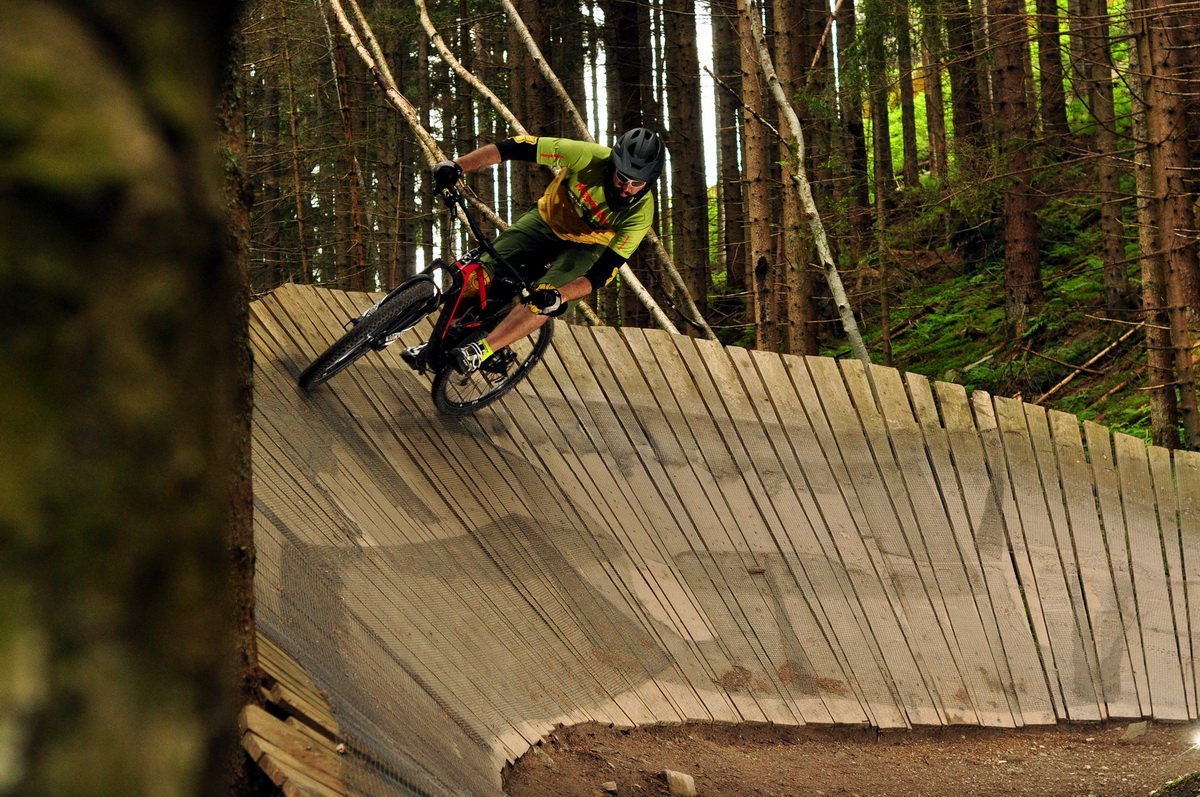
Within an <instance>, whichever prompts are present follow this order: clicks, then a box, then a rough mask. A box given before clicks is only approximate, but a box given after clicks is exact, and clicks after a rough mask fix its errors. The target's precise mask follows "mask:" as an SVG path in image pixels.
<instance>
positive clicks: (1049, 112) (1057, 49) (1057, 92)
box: [1037, 0, 1099, 155]
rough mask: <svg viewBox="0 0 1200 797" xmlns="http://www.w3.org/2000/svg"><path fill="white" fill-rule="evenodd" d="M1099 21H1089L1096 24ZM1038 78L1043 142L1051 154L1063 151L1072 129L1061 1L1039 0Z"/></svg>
mask: <svg viewBox="0 0 1200 797" xmlns="http://www.w3.org/2000/svg"><path fill="white" fill-rule="evenodd" d="M1098 22H1099V20H1089V24H1096V23H1098ZM1037 30H1038V38H1037V41H1038V75H1039V78H1040V81H1041V84H1040V89H1041V92H1040V94H1041V100H1042V105H1041V117H1042V139H1043V140H1044V141H1045V142H1046V145H1047V146H1048V147H1049V150H1050V154H1051V155H1057V154H1059V153H1061V152H1062V150H1063V149H1064V148H1065V147H1066V144H1067V136H1069V135H1070V133H1071V130H1070V128H1069V127H1068V126H1067V95H1066V91H1065V89H1064V88H1063V67H1062V50H1061V40H1060V36H1059V28H1058V0H1037Z"/></svg>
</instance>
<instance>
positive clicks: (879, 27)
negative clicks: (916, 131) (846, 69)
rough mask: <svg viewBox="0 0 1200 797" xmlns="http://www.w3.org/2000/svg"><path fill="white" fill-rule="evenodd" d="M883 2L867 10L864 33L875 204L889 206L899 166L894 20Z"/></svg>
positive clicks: (879, 207) (876, 206) (892, 197)
mask: <svg viewBox="0 0 1200 797" xmlns="http://www.w3.org/2000/svg"><path fill="white" fill-rule="evenodd" d="M880 6H881V4H879V5H876V7H874V8H872V9H871V10H872V11H874V12H875V13H870V12H868V14H867V21H866V24H865V25H864V26H863V27H862V32H861V35H862V37H863V39H864V45H865V49H866V51H867V82H868V85H869V86H870V91H871V103H870V105H871V152H872V153H873V155H874V158H875V161H874V165H875V169H874V178H875V180H874V189H875V208H876V213H877V214H878V213H879V212H880V211H881V210H887V209H890V208H891V207H892V206H893V204H894V202H895V193H896V170H895V167H894V166H893V164H892V131H891V121H890V119H889V113H890V109H889V108H888V90H889V88H890V87H891V84H890V80H889V74H888V65H887V56H886V52H885V49H884V36H885V35H886V34H887V32H888V31H889V29H891V28H892V27H893V25H894V23H895V19H894V17H893V16H892V15H891V14H890V13H885V12H884V9H883V8H882V7H880Z"/></svg>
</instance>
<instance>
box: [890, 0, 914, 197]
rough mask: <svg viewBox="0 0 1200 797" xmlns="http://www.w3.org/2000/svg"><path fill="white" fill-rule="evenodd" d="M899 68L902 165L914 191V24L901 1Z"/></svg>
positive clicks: (898, 10) (907, 186) (898, 9)
mask: <svg viewBox="0 0 1200 797" xmlns="http://www.w3.org/2000/svg"><path fill="white" fill-rule="evenodd" d="M896 16H897V18H898V24H897V25H896V28H895V30H896V66H897V68H898V69H899V72H900V74H899V81H900V135H901V140H902V141H903V154H904V163H903V166H902V169H903V175H904V187H905V189H907V190H909V191H912V190H913V189H914V188H916V187H917V181H918V180H919V179H920V177H919V173H920V168H919V165H918V160H919V157H918V155H917V112H916V103H915V95H914V89H913V41H912V28H911V24H912V21H911V19H910V16H911V12H910V8H909V4H908V0H899V3H898V4H897V7H896Z"/></svg>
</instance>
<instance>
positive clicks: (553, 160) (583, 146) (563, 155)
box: [537, 136, 612, 172]
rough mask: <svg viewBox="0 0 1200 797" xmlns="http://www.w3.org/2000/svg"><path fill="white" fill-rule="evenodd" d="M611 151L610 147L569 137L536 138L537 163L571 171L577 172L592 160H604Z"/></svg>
mask: <svg viewBox="0 0 1200 797" xmlns="http://www.w3.org/2000/svg"><path fill="white" fill-rule="evenodd" d="M611 152H612V149H611V148H609V147H606V146H604V145H603V144H593V143H591V142H588V141H575V140H574V139H570V138H551V137H549V136H540V137H539V138H538V140H537V162H538V163H544V164H545V165H547V166H550V167H552V168H555V169H567V170H569V171H572V172H578V171H580V170H582V169H584V168H586V167H587V166H589V165H590V164H591V163H592V162H594V161H598V160H604V159H605V158H607V157H608V156H609V153H611Z"/></svg>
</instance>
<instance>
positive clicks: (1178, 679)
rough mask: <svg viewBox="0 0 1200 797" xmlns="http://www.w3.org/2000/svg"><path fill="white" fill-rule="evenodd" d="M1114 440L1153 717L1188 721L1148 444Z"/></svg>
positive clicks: (1132, 439) (1126, 437)
mask: <svg viewBox="0 0 1200 797" xmlns="http://www.w3.org/2000/svg"><path fill="white" fill-rule="evenodd" d="M1114 440H1115V443H1116V451H1117V473H1118V474H1119V475H1120V478H1121V505H1122V507H1123V508H1124V510H1125V522H1126V524H1127V525H1126V532H1127V533H1128V544H1129V559H1130V564H1131V567H1132V570H1133V586H1134V589H1135V590H1136V592H1135V594H1136V595H1137V610H1138V611H1137V614H1138V620H1139V622H1140V625H1141V629H1142V645H1143V649H1144V651H1145V655H1146V673H1147V676H1148V677H1149V681H1150V710H1151V714H1152V716H1153V717H1154V718H1155V719H1164V720H1172V719H1187V702H1186V699H1185V697H1184V691H1183V676H1182V672H1181V671H1180V668H1179V645H1178V640H1177V637H1176V635H1175V620H1174V616H1173V614H1172V612H1171V600H1170V597H1169V596H1168V594H1167V577H1166V572H1165V570H1166V568H1165V567H1164V566H1163V547H1162V536H1161V533H1160V530H1159V526H1158V517H1157V514H1156V513H1155V511H1154V489H1153V486H1152V485H1151V483H1150V469H1149V465H1148V462H1147V456H1146V444H1145V443H1143V442H1142V441H1141V440H1138V439H1137V438H1135V437H1130V436H1129V435H1124V434H1117V435H1114Z"/></svg>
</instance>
